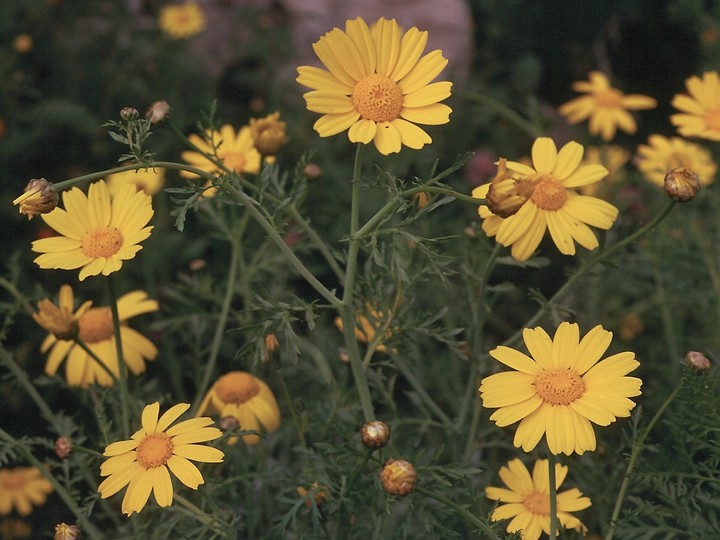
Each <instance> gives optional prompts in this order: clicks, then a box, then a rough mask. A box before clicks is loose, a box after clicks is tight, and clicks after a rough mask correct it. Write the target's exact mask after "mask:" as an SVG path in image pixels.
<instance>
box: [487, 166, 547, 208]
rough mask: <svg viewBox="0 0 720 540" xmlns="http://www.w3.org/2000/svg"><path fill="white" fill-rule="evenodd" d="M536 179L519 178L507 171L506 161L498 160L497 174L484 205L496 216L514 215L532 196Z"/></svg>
mask: <svg viewBox="0 0 720 540" xmlns="http://www.w3.org/2000/svg"><path fill="white" fill-rule="evenodd" d="M536 184H537V179H526V178H519V177H518V176H517V175H516V174H515V173H514V172H513V171H511V170H508V168H507V160H506V159H505V158H500V159H499V160H498V168H497V174H495V178H493V179H492V181H491V183H490V189H489V190H488V193H487V195H486V196H485V204H487V207H488V210H490V211H491V212H492V213H493V214H495V215H496V216H499V217H501V218H507V217H510V216H512V215H514V214H516V213H517V212H518V211H519V210H520V208H522V206H523V205H524V204H525V203H526V202H527V200H528V199H529V198H530V196H531V195H532V194H533V190H534V189H535V185H536Z"/></svg>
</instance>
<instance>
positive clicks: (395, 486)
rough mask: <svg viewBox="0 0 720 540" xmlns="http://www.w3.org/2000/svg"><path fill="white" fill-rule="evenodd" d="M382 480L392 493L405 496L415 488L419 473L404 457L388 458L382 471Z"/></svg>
mask: <svg viewBox="0 0 720 540" xmlns="http://www.w3.org/2000/svg"><path fill="white" fill-rule="evenodd" d="M380 481H381V482H382V485H383V489H385V491H387V492H388V493H389V494H390V495H395V496H396V497H404V496H405V495H407V494H408V493H411V492H412V490H413V489H415V482H417V473H416V472H415V467H413V466H412V464H411V463H409V462H407V461H405V460H404V459H388V460H387V461H386V462H385V466H384V467H383V470H382V472H381V473H380Z"/></svg>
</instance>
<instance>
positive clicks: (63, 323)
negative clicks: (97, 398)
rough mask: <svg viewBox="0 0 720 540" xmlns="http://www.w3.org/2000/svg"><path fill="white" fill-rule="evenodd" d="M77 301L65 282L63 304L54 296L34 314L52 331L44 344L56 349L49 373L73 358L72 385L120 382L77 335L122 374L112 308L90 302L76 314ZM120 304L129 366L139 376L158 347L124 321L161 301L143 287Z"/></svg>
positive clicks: (47, 348) (69, 377)
mask: <svg viewBox="0 0 720 540" xmlns="http://www.w3.org/2000/svg"><path fill="white" fill-rule="evenodd" d="M74 302H75V300H74V296H73V290H72V288H71V287H70V286H69V285H63V286H62V287H61V288H60V295H59V302H58V305H57V306H56V305H55V304H53V303H52V302H51V301H50V300H48V299H45V300H42V301H41V302H40V303H39V304H38V313H36V314H34V315H33V317H34V318H35V321H36V322H37V323H38V324H39V325H40V326H42V327H43V328H45V330H47V331H48V332H50V334H49V335H48V336H47V337H46V338H45V339H44V340H43V342H42V344H41V345H40V352H42V353H46V352H48V351H50V354H49V355H48V360H47V364H46V365H45V373H47V374H48V375H50V376H52V375H55V373H57V370H58V368H59V367H60V364H61V363H62V361H63V360H65V359H67V363H66V364H65V377H66V379H67V382H68V384H69V385H71V386H81V387H83V388H85V387H87V386H88V385H90V384H99V385H101V386H111V385H112V384H113V382H114V381H113V379H112V377H110V375H109V374H108V373H107V371H106V370H105V369H103V368H102V367H101V366H99V365H98V364H97V362H96V361H95V359H93V358H92V357H91V356H90V355H89V354H88V353H86V352H85V351H84V350H83V349H82V348H81V347H80V346H79V345H78V344H77V343H76V342H75V341H74V340H73V339H72V337H73V336H74V335H75V334H76V333H77V337H78V339H79V340H80V341H82V342H83V343H84V344H85V345H86V346H87V347H88V348H89V349H90V350H91V351H92V352H93V353H94V354H95V356H97V357H98V358H99V359H100V360H101V361H102V362H103V364H104V365H105V366H106V367H107V369H109V370H110V371H111V372H112V373H113V374H114V375H115V377H116V378H117V377H118V375H119V371H118V362H117V349H116V345H115V334H114V330H113V322H112V312H111V311H110V308H109V307H92V302H90V301H88V302H85V303H83V304H82V305H81V306H80V307H79V308H78V309H77V311H75V312H73V309H74ZM117 304H118V314H119V316H120V339H122V345H123V356H124V360H125V364H127V367H128V369H129V370H130V371H131V372H132V373H133V374H135V375H139V374H140V373H142V372H144V371H145V362H146V361H151V360H154V359H155V357H156V356H157V354H158V350H157V348H156V347H155V345H153V343H152V342H151V341H150V340H149V339H147V338H146V337H145V336H143V335H142V334H141V333H140V332H138V331H136V330H133V329H132V328H130V327H128V326H127V325H126V324H124V323H125V321H127V320H128V319H130V318H132V317H135V316H137V315H142V314H143V313H150V312H153V311H157V310H158V303H157V301H156V300H150V299H149V298H148V297H147V293H145V292H143V291H133V292H129V293H127V294H124V295H123V296H121V297H120V298H118V302H117Z"/></svg>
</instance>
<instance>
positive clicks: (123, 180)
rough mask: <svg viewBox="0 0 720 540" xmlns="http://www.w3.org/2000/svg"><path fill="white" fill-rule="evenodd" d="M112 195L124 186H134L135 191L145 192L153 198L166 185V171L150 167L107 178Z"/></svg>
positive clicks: (111, 175)
mask: <svg viewBox="0 0 720 540" xmlns="http://www.w3.org/2000/svg"><path fill="white" fill-rule="evenodd" d="M106 180H107V184H108V187H109V188H110V193H117V191H118V190H119V189H120V188H121V187H122V186H123V185H124V184H132V185H133V186H135V189H137V190H141V191H143V192H145V194H146V195H150V196H151V197H152V196H153V195H155V194H157V193H158V192H159V191H160V190H161V189H162V187H163V185H164V184H165V169H163V168H161V167H150V168H148V169H138V170H136V171H124V172H119V173H115V174H110V175H108V177H107V178H106Z"/></svg>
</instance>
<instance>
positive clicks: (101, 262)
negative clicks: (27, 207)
mask: <svg viewBox="0 0 720 540" xmlns="http://www.w3.org/2000/svg"><path fill="white" fill-rule="evenodd" d="M62 200H63V206H64V207H65V209H64V210H63V209H62V208H59V207H58V208H55V210H53V211H52V212H50V213H49V214H43V215H42V216H41V217H42V219H43V220H44V221H45V223H47V224H48V225H49V226H50V227H52V228H53V229H55V230H56V231H57V232H58V233H59V234H60V236H51V237H49V238H42V239H40V240H35V241H34V242H33V243H32V249H33V251H36V252H38V253H42V255H40V256H39V257H37V258H36V259H35V262H36V263H37V265H38V266H39V267H40V268H59V269H63V270H75V269H77V268H80V275H79V279H80V281H82V280H84V279H85V278H86V277H88V276H96V275H98V274H102V275H104V276H107V275H109V274H111V273H112V272H116V271H118V270H120V268H121V267H122V264H123V261H127V260H129V259H132V258H134V257H135V255H136V254H137V252H138V251H140V250H141V249H142V246H141V245H140V242H142V241H143V240H145V239H146V238H147V237H148V236H150V232H151V231H152V226H149V227H148V226H147V224H148V222H149V221H150V218H152V216H153V209H152V199H151V198H150V197H149V196H148V195H146V194H145V193H143V192H142V191H137V189H136V188H135V186H134V185H131V184H127V185H125V186H122V187H121V188H118V190H117V191H116V192H115V193H111V192H110V190H109V189H108V186H107V184H106V183H105V182H104V181H103V180H100V181H99V182H95V183H94V184H91V185H90V188H89V189H88V193H87V195H85V193H83V192H82V191H81V190H80V189H79V188H77V187H74V188H72V189H70V190H69V191H64V192H63V194H62Z"/></svg>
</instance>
